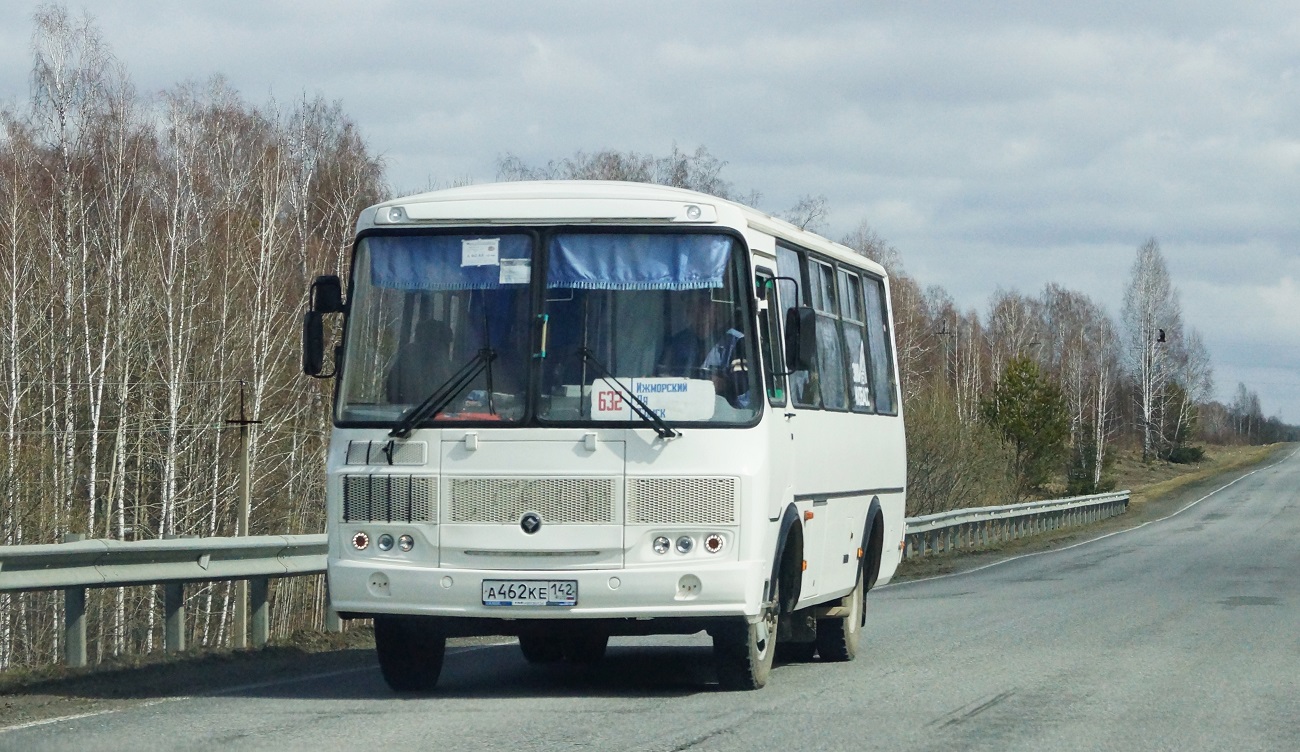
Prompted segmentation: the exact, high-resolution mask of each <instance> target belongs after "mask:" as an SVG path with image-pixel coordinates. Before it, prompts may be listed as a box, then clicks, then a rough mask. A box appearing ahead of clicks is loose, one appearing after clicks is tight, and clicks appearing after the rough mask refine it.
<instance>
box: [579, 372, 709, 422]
mask: <svg viewBox="0 0 1300 752" xmlns="http://www.w3.org/2000/svg"><path fill="white" fill-rule="evenodd" d="M620 381H621V382H622V383H623V384H624V385H625V386H626V387H627V388H628V389H630V390H632V393H633V394H635V395H636V396H638V397H640V398H641V401H642V402H644V403H646V405H647V406H648V407H649V408H650V410H651V411H652V412H654V413H655V414H656V415H658V416H659V417H660V418H663V419H664V420H666V421H668V422H670V423H671V422H673V421H683V422H689V421H696V420H711V419H712V418H713V409H714V389H713V382H712V381H707V380H704V379H684V378H671V377H660V378H643V379H620ZM591 417H592V419H593V420H635V419H636V413H634V412H633V411H632V407H631V406H630V405H629V404H628V399H627V395H626V394H625V393H624V392H623V390H622V389H619V388H618V386H616V385H615V384H614V383H613V382H611V381H608V380H606V379H596V380H595V381H593V382H592V384H591Z"/></svg>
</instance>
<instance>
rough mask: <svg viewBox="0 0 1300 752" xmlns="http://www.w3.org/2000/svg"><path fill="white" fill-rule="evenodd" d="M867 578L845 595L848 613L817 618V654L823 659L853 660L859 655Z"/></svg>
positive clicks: (859, 579)
mask: <svg viewBox="0 0 1300 752" xmlns="http://www.w3.org/2000/svg"><path fill="white" fill-rule="evenodd" d="M865 579H866V578H865V577H864V576H863V577H858V585H857V587H855V588H853V592H852V593H849V594H848V596H846V597H845V602H844V605H845V606H848V613H847V614H845V615H844V616H836V617H832V618H829V619H818V620H817V654H818V655H820V656H821V657H822V660H823V661H833V662H837V663H838V662H843V661H851V660H853V659H854V658H856V657H857V655H858V638H859V637H860V635H861V633H862V614H863V607H864V605H865V602H866V601H865V596H866V583H865V582H864V580H865Z"/></svg>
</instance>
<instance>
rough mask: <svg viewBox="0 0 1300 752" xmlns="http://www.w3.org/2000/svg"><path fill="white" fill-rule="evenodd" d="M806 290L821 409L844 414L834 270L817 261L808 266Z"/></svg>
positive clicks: (841, 361) (842, 375) (843, 386)
mask: <svg viewBox="0 0 1300 752" xmlns="http://www.w3.org/2000/svg"><path fill="white" fill-rule="evenodd" d="M808 287H809V293H810V295H811V297H812V304H813V308H814V309H815V310H816V311H817V371H818V373H819V374H820V376H821V384H820V386H821V391H822V405H823V406H824V407H827V408H829V409H832V410H843V409H846V408H847V407H848V406H849V400H848V395H847V394H846V392H847V390H846V388H845V383H844V354H843V352H842V351H841V348H840V322H839V315H838V314H837V313H836V312H835V310H836V307H835V270H834V268H833V267H832V266H831V265H830V264H825V263H822V262H820V261H813V262H811V263H810V264H809V265H808Z"/></svg>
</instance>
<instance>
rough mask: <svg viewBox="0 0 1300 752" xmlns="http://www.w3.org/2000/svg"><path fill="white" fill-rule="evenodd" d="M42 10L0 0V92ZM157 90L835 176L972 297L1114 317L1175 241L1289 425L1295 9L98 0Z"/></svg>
mask: <svg viewBox="0 0 1300 752" xmlns="http://www.w3.org/2000/svg"><path fill="white" fill-rule="evenodd" d="M36 5H37V4H36V3H34V2H27V1H26V0H5V1H4V2H3V3H2V4H0V102H4V103H21V102H24V101H25V100H26V98H27V96H28V91H29V89H28V74H29V71H30V68H31V53H30V49H29V43H30V36H31V30H32V23H31V15H32V13H33V11H34V10H35V8H36ZM67 7H68V8H69V9H71V10H72V11H73V12H74V13H80V12H82V11H83V10H84V11H88V12H89V13H90V14H91V15H92V16H93V17H94V18H95V19H96V21H97V22H98V25H99V27H100V29H101V32H102V34H103V36H104V39H105V41H106V42H107V43H108V44H109V45H110V47H111V48H112V50H113V52H114V53H115V54H116V56H117V57H118V58H119V59H120V60H122V61H123V62H124V63H125V64H126V66H127V68H128V70H129V72H130V74H131V77H132V79H133V80H134V82H135V83H136V85H137V87H138V88H139V89H140V90H141V91H144V92H152V91H158V90H162V89H165V88H169V87H171V86H173V85H174V84H176V83H178V82H181V81H185V80H202V79H206V78H208V77H209V76H211V75H213V74H218V73H219V74H222V75H224V76H225V77H226V78H227V79H228V80H229V81H230V82H231V84H232V85H233V86H234V87H235V88H236V89H238V90H239V91H240V92H241V93H242V94H243V95H244V96H245V98H246V99H248V100H249V101H251V102H254V103H264V102H266V101H267V100H268V99H269V98H270V97H272V96H275V97H276V98H278V99H281V100H291V99H294V98H296V97H298V96H301V95H302V94H303V93H304V92H305V93H306V94H307V95H309V96H313V97H314V96H315V95H317V94H320V95H323V96H324V97H325V98H327V99H330V100H339V101H340V102H341V103H342V105H343V108H344V110H345V111H346V112H347V113H348V114H349V115H350V116H351V117H352V118H353V119H354V120H355V121H356V122H357V123H358V124H359V125H360V127H361V130H362V133H363V134H364V135H365V137H366V139H367V141H368V143H369V145H370V147H371V149H372V150H373V151H374V152H376V153H378V154H381V155H382V156H383V157H384V159H385V160H386V163H387V166H388V177H389V181H390V183H391V184H392V185H393V186H394V187H395V188H397V189H399V190H402V189H405V190H416V189H422V188H424V187H426V186H428V185H446V184H449V183H451V182H452V181H455V180H464V179H470V180H474V181H477V182H484V181H490V180H492V179H493V178H494V177H495V172H496V160H497V158H498V157H499V156H500V155H502V154H504V153H506V152H511V153H514V154H517V155H519V156H520V157H522V158H523V159H524V160H525V161H526V162H529V163H532V164H541V163H544V162H546V161H547V160H550V159H559V158H563V157H565V156H568V155H571V154H572V153H573V152H574V151H576V150H579V149H581V150H586V151H594V150H598V149H602V148H609V149H618V150H623V151H637V152H649V153H653V154H657V155H662V154H665V153H667V152H668V151H669V150H670V149H671V148H672V146H673V145H674V144H676V145H678V146H679V147H681V148H682V149H684V150H687V151H691V150H694V149H695V147H697V146H701V145H703V146H706V147H707V148H708V149H709V151H710V152H711V153H712V154H713V155H714V156H716V157H718V158H720V159H722V160H725V161H726V162H727V167H726V169H725V170H724V172H723V176H724V177H725V178H726V179H727V180H729V181H730V182H731V183H732V184H733V185H734V186H735V187H736V188H737V189H738V190H739V191H740V192H748V191H758V192H759V193H761V195H762V202H761V206H760V208H763V209H765V210H767V211H771V212H774V213H779V212H781V211H782V210H785V209H787V208H789V207H790V206H792V205H793V204H794V203H795V202H796V201H797V200H798V198H799V197H800V196H803V195H807V194H824V195H825V196H826V198H827V199H828V202H829V208H830V216H829V217H828V219H827V222H826V224H825V227H824V232H825V234H827V235H829V236H830V237H833V238H839V237H841V236H842V235H844V234H845V233H847V232H848V231H850V230H852V229H853V228H855V227H856V226H857V225H858V224H859V223H861V222H862V221H864V220H865V221H868V222H870V224H871V225H872V227H874V228H875V229H876V231H877V232H879V233H880V234H881V235H882V236H883V237H885V238H886V239H887V240H889V241H890V242H891V243H892V244H893V245H895V246H896V247H897V248H898V249H899V251H900V252H901V254H902V258H903V262H904V265H905V267H906V268H907V270H908V271H909V272H910V273H912V274H913V275H914V276H915V277H917V278H918V279H919V281H920V282H921V283H922V284H938V285H942V286H943V287H945V288H946V289H947V290H948V291H949V293H951V294H952V296H953V297H954V298H955V299H956V300H957V302H958V303H959V304H960V305H961V306H962V307H964V308H976V309H978V310H980V311H981V312H984V311H985V310H986V307H987V301H988V299H989V296H990V294H991V293H993V292H994V291H995V290H996V289H997V288H998V287H1004V288H1015V289H1019V290H1021V291H1022V292H1026V293H1029V294H1036V293H1038V292H1039V291H1040V290H1041V289H1042V288H1043V286H1044V285H1045V284H1047V283H1048V282H1057V283H1059V284H1062V285H1064V286H1066V287H1069V288H1072V289H1076V290H1079V291H1082V292H1085V293H1087V294H1088V295H1090V296H1092V297H1093V298H1094V299H1095V300H1097V301H1098V302H1099V303H1101V304H1102V305H1103V306H1105V307H1106V308H1107V309H1108V310H1109V311H1110V313H1111V314H1112V316H1115V317H1116V318H1118V314H1119V308H1120V302H1121V296H1122V290H1123V287H1124V284H1125V282H1126V281H1127V279H1128V275H1129V267H1130V265H1131V264H1132V262H1133V258H1134V254H1135V251H1136V249H1137V247H1138V246H1139V245H1141V244H1142V243H1143V242H1144V241H1145V240H1146V239H1147V238H1150V237H1155V238H1156V239H1157V240H1159V242H1160V245H1161V248H1162V249H1163V251H1164V255H1165V259H1166V261H1167V263H1168V265H1169V268H1170V272H1171V275H1172V277H1173V279H1174V283H1175V285H1176V286H1177V287H1178V289H1179V291H1180V293H1181V297H1182V304H1183V309H1184V321H1185V324H1186V325H1188V326H1192V327H1195V328H1197V329H1199V330H1200V331H1201V333H1202V334H1203V335H1204V337H1205V339H1206V343H1207V344H1208V346H1209V349H1210V353H1211V356H1212V358H1213V361H1214V366H1215V381H1216V392H1217V396H1218V397H1219V399H1222V400H1224V401H1227V400H1229V399H1230V398H1231V396H1232V394H1233V392H1234V391H1235V389H1236V385H1237V383H1238V382H1239V381H1242V382H1245V383H1246V384H1247V386H1249V387H1250V388H1252V389H1255V390H1256V391H1258V392H1259V394H1260V397H1261V400H1262V402H1263V408H1264V411H1265V414H1267V415H1275V414H1280V415H1281V417H1282V419H1283V420H1285V421H1287V422H1290V423H1300V320H1298V319H1300V317H1298V316H1297V312H1298V311H1300V289H1298V287H1297V280H1300V181H1298V180H1297V178H1298V177H1300V90H1298V87H1300V4H1297V3H1295V2H1294V0H1291V1H1290V2H1280V1H1279V2H1268V1H1261V2H1252V3H1233V4H1229V3H1223V2H1210V1H1209V0H1180V1H1179V2H1143V3H1134V2H1132V1H1131V0H1125V1H1124V2H1114V1H1112V0H1094V2H1090V3H1080V2H1076V1H1075V0H1068V1H1067V0H1050V1H1049V0H1044V1H1042V2H1015V1H1011V2H1000V3H989V2H987V0H983V1H981V2H954V1H948V2H926V1H924V0H911V1H910V2H871V3H864V2H823V3H812V2H809V3H792V2H789V0H782V1H780V2H767V1H766V0H764V1H758V0H747V1H746V2H743V3H740V2H735V3H731V2H698V0H697V1H696V2H671V1H668V0H657V2H654V3H632V2H610V0H602V1H600V2H537V1H536V0H531V1H529V2H510V3H506V2H491V1H490V0H487V1H484V0H480V1H479V2H459V3H443V2H428V1H423V2H411V1H410V0H407V1H406V2H383V1H382V0H368V1H367V2H364V3H360V2H358V3H349V2H341V1H338V0H335V1H331V0H301V1H299V2H278V1H277V0H256V1H253V0H223V1H222V2H187V1H185V0H166V1H164V2H154V1H152V0H116V1H110V0H97V1H95V2H69V3H68V4H67Z"/></svg>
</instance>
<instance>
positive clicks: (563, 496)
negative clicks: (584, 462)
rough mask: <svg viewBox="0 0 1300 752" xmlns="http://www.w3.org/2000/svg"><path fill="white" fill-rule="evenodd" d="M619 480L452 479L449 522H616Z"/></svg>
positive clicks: (562, 523)
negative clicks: (532, 517) (532, 518)
mask: <svg viewBox="0 0 1300 752" xmlns="http://www.w3.org/2000/svg"><path fill="white" fill-rule="evenodd" d="M614 481H615V479H614V478H452V479H450V481H449V485H448V491H447V492H448V495H449V497H450V498H449V499H448V512H449V514H448V517H447V520H446V521H448V522H483V523H499V524H503V525H505V524H515V523H518V522H519V518H521V517H523V516H524V513H525V512H536V513H537V514H540V515H541V516H542V521H543V522H546V523H551V524H557V525H602V524H610V523H612V522H614Z"/></svg>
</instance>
